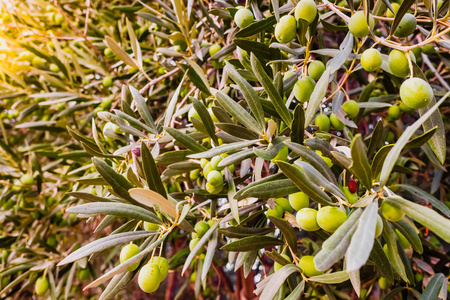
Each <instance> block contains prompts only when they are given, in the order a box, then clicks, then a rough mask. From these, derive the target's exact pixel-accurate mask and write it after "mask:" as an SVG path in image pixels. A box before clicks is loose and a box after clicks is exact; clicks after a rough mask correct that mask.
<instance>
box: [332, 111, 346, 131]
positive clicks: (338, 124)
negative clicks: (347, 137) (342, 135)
mask: <svg viewBox="0 0 450 300" xmlns="http://www.w3.org/2000/svg"><path fill="white" fill-rule="evenodd" d="M330 122H331V125H332V126H333V127H334V129H336V130H342V129H344V127H345V124H344V123H342V122H341V120H339V118H338V116H337V115H336V114H335V113H331V115H330Z"/></svg>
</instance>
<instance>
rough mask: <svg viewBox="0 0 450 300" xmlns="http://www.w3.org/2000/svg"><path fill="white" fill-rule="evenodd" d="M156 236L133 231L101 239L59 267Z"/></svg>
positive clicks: (153, 233)
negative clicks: (118, 246) (115, 247)
mask: <svg viewBox="0 0 450 300" xmlns="http://www.w3.org/2000/svg"><path fill="white" fill-rule="evenodd" d="M155 234H156V232H154V231H132V232H123V233H118V234H113V235H110V236H107V237H104V238H100V239H98V240H95V241H93V242H92V243H89V244H87V245H85V246H83V247H81V248H80V249H78V250H76V251H74V252H72V253H71V254H70V255H69V256H67V257H66V258H64V259H63V260H62V261H60V262H59V263H58V266H64V265H67V264H69V263H71V262H74V261H77V260H79V259H81V258H83V257H86V256H89V255H91V254H93V253H96V252H100V251H103V250H105V249H108V248H111V247H113V246H115V245H118V244H124V243H128V242H131V241H134V240H138V239H142V238H145V237H148V236H151V235H155Z"/></svg>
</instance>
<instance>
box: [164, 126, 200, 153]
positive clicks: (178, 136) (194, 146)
mask: <svg viewBox="0 0 450 300" xmlns="http://www.w3.org/2000/svg"><path fill="white" fill-rule="evenodd" d="M164 130H165V131H167V132H168V133H169V134H170V135H171V136H172V137H173V138H174V139H175V140H177V142H179V143H181V144H182V145H183V146H184V147H186V148H187V149H190V150H192V151H194V152H204V151H207V150H208V149H207V148H205V147H203V145H201V144H200V143H198V142H197V141H196V140H194V139H193V138H192V137H190V136H188V135H187V134H185V133H183V132H181V131H180V130H177V129H175V128H172V127H164Z"/></svg>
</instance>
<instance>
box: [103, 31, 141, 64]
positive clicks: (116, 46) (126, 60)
mask: <svg viewBox="0 0 450 300" xmlns="http://www.w3.org/2000/svg"><path fill="white" fill-rule="evenodd" d="M104 42H105V44H106V45H107V46H108V47H109V49H111V51H112V53H114V54H115V55H116V56H117V57H118V58H120V59H121V60H122V61H123V62H124V63H126V64H127V65H129V66H131V67H133V68H136V69H139V66H138V64H137V63H136V61H135V60H134V59H132V58H131V57H130V56H129V55H128V53H126V52H125V51H124V50H123V49H122V48H121V47H120V46H119V44H117V43H116V41H114V40H113V39H112V38H110V37H109V36H105V41H104Z"/></svg>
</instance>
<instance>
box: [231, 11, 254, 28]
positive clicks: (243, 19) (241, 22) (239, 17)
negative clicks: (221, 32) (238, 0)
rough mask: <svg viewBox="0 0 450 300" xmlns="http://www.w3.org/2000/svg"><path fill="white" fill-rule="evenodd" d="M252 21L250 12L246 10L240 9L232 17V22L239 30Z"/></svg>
mask: <svg viewBox="0 0 450 300" xmlns="http://www.w3.org/2000/svg"><path fill="white" fill-rule="evenodd" d="M254 19H255V18H254V17H253V13H252V11H251V10H250V9H248V8H241V9H239V10H238V11H237V12H236V14H235V15H234V22H235V23H236V25H237V26H238V27H239V28H244V27H247V26H248V25H250V24H252V23H253V20H254Z"/></svg>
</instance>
